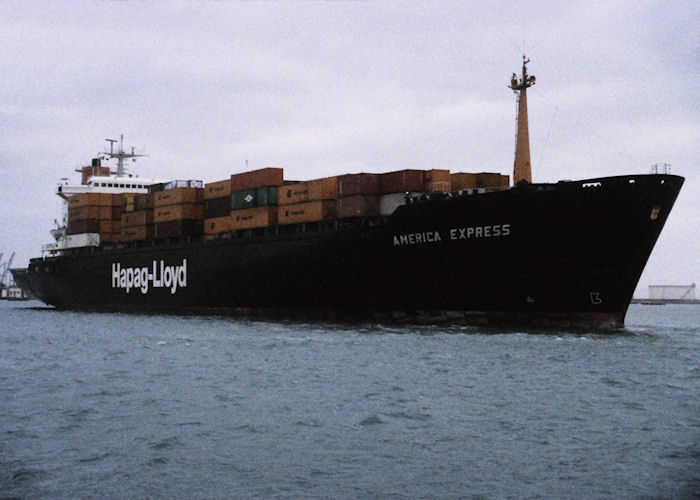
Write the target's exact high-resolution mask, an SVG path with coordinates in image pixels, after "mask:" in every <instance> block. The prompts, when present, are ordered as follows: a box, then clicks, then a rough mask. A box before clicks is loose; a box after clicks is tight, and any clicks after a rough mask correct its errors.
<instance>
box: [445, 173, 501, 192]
mask: <svg viewBox="0 0 700 500" xmlns="http://www.w3.org/2000/svg"><path fill="white" fill-rule="evenodd" d="M450 183H451V184H452V186H451V190H452V191H455V192H456V191H462V190H464V189H486V190H490V189H501V188H507V187H508V186H509V185H510V177H509V176H507V175H501V174H499V173H493V172H481V173H478V174H471V173H463V172H457V173H454V174H451V175H450Z"/></svg>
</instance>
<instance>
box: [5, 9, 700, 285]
mask: <svg viewBox="0 0 700 500" xmlns="http://www.w3.org/2000/svg"><path fill="white" fill-rule="evenodd" d="M698 26H700V3H698V2H697V1H675V0H670V1H669V0H667V1H658V2H645V1H639V0H634V1H610V0H605V1H591V0H586V1H557V2H554V1H552V2H538V1H527V2H525V1H520V2H501V1H484V0H482V1H474V2H469V1H447V0H435V1H380V0H377V1H348V2H343V1H325V2H324V1H296V2H292V1H289V2H285V1H267V2H253V1H245V2H244V1H229V2H226V1H211V2H182V3H180V2H148V1H146V2H141V1H138V2H117V1H96V2H78V1H74V2H50V1H44V2H40V1H35V2H26V1H18V2H8V1H2V2H0V48H1V50H0V71H1V75H2V77H1V78H2V85H0V167H1V168H2V174H3V175H2V178H0V252H5V257H4V258H3V260H6V258H7V254H9V253H10V252H12V251H15V252H17V256H16V257H15V263H14V264H15V266H17V265H26V264H27V263H28V260H29V258H30V257H33V256H37V255H39V253H40V252H39V249H40V246H41V244H42V243H47V242H50V241H51V236H50V234H49V232H48V230H49V229H50V228H51V226H52V224H53V220H54V219H55V218H56V217H58V216H59V215H60V210H61V201H60V199H59V198H58V197H57V196H56V195H55V194H54V191H55V185H56V182H57V181H58V180H59V179H60V178H61V177H67V176H70V177H71V178H72V179H73V180H77V179H78V174H76V173H74V172H73V170H75V168H78V167H80V166H81V165H84V164H87V162H89V160H90V159H91V158H92V157H93V156H95V155H96V153H97V152H98V151H99V150H101V149H103V147H104V145H105V144H106V143H105V142H104V139H105V138H108V137H109V138H118V136H119V134H121V133H123V134H124V135H125V142H126V144H127V145H129V146H131V145H133V146H136V147H137V149H139V148H145V150H146V153H148V155H149V156H148V157H147V158H142V159H140V160H138V161H137V162H136V163H135V164H134V166H133V169H132V171H133V172H134V173H138V174H140V175H141V176H151V177H159V178H165V179H170V178H196V179H202V180H204V181H205V182H209V181H215V180H220V179H224V178H226V177H228V176H229V175H230V174H231V173H234V172H240V171H243V170H245V166H246V161H247V162H248V165H249V167H250V169H253V168H262V167H268V166H275V167H283V168H284V169H285V177H286V178H290V179H300V180H303V179H312V178H318V177H324V176H329V175H337V174H343V173H348V172H361V171H371V172H383V171H390V170H396V169H403V168H449V169H450V170H452V171H494V172H501V173H504V174H509V175H512V165H513V149H514V130H515V96H514V94H513V92H512V91H511V90H510V89H509V88H508V87H507V85H508V84H509V81H510V75H511V73H513V72H518V71H519V69H520V65H521V56H522V53H523V52H526V53H527V55H528V56H529V57H530V58H531V63H530V65H529V69H530V73H531V74H534V75H535V76H536V77H537V84H536V85H535V86H534V87H532V88H531V90H530V91H529V93H528V104H529V114H530V141H531V144H530V145H531V152H532V153H531V154H532V171H533V180H534V181H535V182H550V181H557V180H560V179H582V178H589V177H597V176H607V175H621V174H622V175H624V174H637V173H648V172H649V169H650V167H651V165H652V164H654V163H658V162H667V163H670V164H672V172H673V173H676V174H679V175H682V176H684V177H685V178H686V182H685V185H684V187H683V189H682V191H681V194H680V196H679V198H678V201H677V203H676V206H675V208H674V209H673V212H672V213H671V216H670V218H669V220H668V222H667V224H666V227H665V228H664V230H663V232H662V234H661V238H660V239H659V241H658V243H657V245H656V248H655V249H654V252H653V253H652V256H651V258H650V261H649V263H648V265H647V268H646V270H645V272H644V274H643V275H642V279H641V281H640V286H639V287H638V289H637V295H638V296H646V294H647V289H646V287H647V286H648V285H649V284H690V283H691V282H698V281H700V258H699V257H698V256H699V255H700V224H699V220H700V217H699V216H700V171H699V170H698V158H699V156H700V155H699V154H698V153H699V151H700V118H699V117H700V71H699V69H698V68H700V33H699V31H698V30H699V28H698ZM611 216H614V214H611Z"/></svg>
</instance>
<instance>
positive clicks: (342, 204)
mask: <svg viewBox="0 0 700 500" xmlns="http://www.w3.org/2000/svg"><path fill="white" fill-rule="evenodd" d="M377 215H379V196H375V195H357V196H345V197H343V198H338V217H339V218H345V217H371V216H377Z"/></svg>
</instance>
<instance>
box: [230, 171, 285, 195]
mask: <svg viewBox="0 0 700 500" xmlns="http://www.w3.org/2000/svg"><path fill="white" fill-rule="evenodd" d="M283 182H284V169H282V168H261V169H259V170H252V171H250V172H243V173H241V174H233V175H232V176H231V192H234V191H245V190H246V189H255V188H258V187H263V186H281V185H282V183H283Z"/></svg>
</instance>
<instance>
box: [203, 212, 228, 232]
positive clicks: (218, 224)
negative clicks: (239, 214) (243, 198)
mask: <svg viewBox="0 0 700 500" xmlns="http://www.w3.org/2000/svg"><path fill="white" fill-rule="evenodd" d="M228 231H233V219H232V218H231V215H230V214H229V215H226V216H223V217H210V218H206V219H204V234H219V233H225V232H228Z"/></svg>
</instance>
